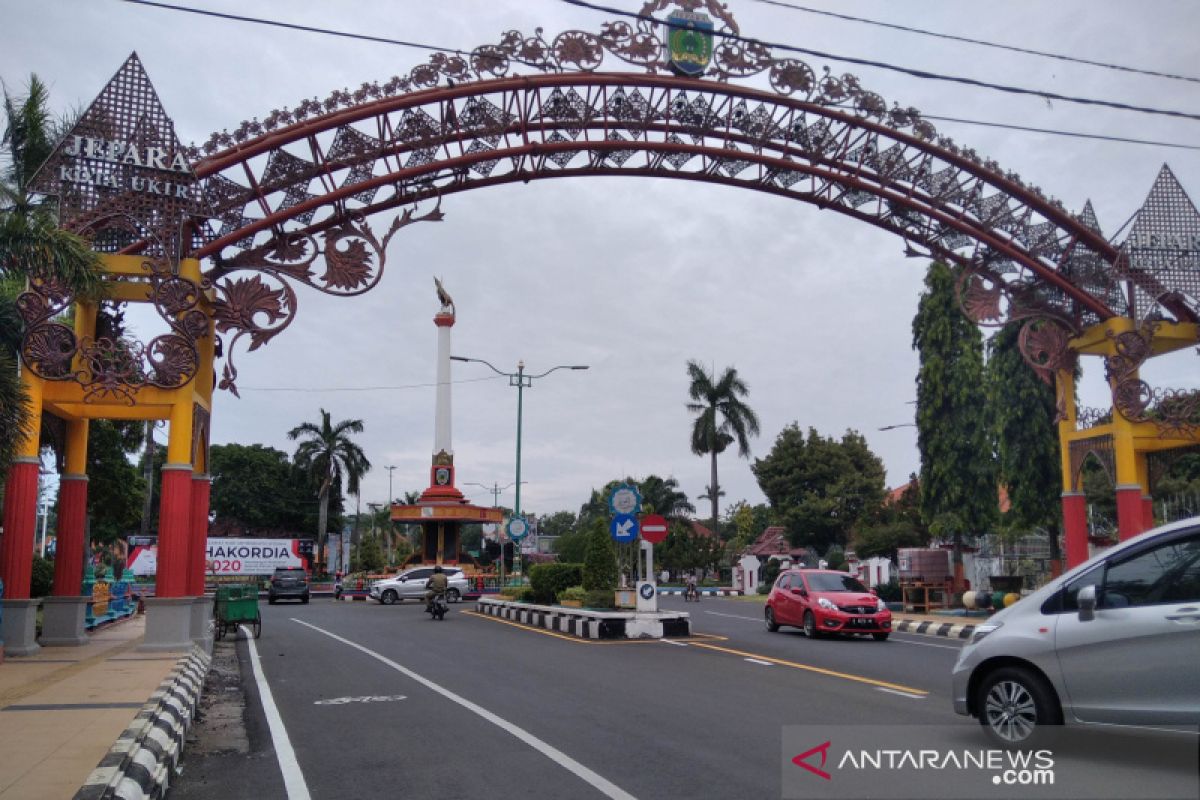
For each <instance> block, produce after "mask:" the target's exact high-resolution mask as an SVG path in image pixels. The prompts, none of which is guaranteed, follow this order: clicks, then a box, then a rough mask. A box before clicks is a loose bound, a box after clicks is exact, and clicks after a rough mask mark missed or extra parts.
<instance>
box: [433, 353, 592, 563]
mask: <svg viewBox="0 0 1200 800" xmlns="http://www.w3.org/2000/svg"><path fill="white" fill-rule="evenodd" d="M450 358H451V359H452V360H454V361H466V362H472V361H473V362H475V363H478V364H483V365H484V366H486V367H487V368H488V369H490V370H491V371H492V372H494V373H496V374H497V375H501V376H503V377H505V378H508V385H509V386H515V387H517V479H516V481H514V485H515V486H516V487H517V491H516V494H515V496H514V499H513V517H514V518H515V517H520V516H521V483H522V481H521V417H522V415H523V413H524V403H525V388H526V387H529V388H532V387H533V381H534V379H535V378H544V377H546V376H547V375H549V374H550V373H551V372H554V371H555V370H559V369H587V366H586V365H583V364H559V365H558V366H557V367H551V368H550V369H548V370H546V371H545V372H542V373H539V374H537V375H526V374H525V362H524V361H523V360H522V361H518V362H517V371H516V372H505V371H504V370H500V369H497V368H496V367H495V366H493V365H492V364H491V363H490V362H487V361H484V360H483V359H482V358H466V357H464V356H450ZM500 566H501V568H503V566H504V550H503V548H501V550H500ZM520 570H521V543H520V542H516V543H514V546H513V573H514V574H516V575H520V574H521V571H520Z"/></svg>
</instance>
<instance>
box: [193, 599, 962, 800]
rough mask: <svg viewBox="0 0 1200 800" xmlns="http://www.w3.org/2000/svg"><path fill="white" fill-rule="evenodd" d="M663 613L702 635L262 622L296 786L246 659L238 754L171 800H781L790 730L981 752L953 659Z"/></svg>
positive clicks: (463, 609)
mask: <svg viewBox="0 0 1200 800" xmlns="http://www.w3.org/2000/svg"><path fill="white" fill-rule="evenodd" d="M663 605H664V606H666V607H669V608H686V609H687V610H688V611H689V612H691V613H692V614H693V618H694V620H695V622H694V630H695V631H696V632H697V633H698V634H702V636H698V637H695V638H693V639H692V640H691V641H689V642H687V643H686V644H685V643H675V644H668V643H664V642H632V643H625V642H622V643H586V642H582V641H579V640H575V639H571V638H568V637H562V636H559V635H555V634H551V633H549V632H537V631H533V630H530V629H527V628H523V627H518V626H514V625H512V624H510V623H506V622H503V621H499V620H496V619H494V618H490V617H482V616H477V615H474V614H473V613H470V612H471V605H470V604H460V605H457V606H454V607H453V608H452V611H451V613H450V614H449V615H448V617H447V619H446V620H445V621H444V622H440V623H439V622H435V621H433V620H431V619H430V618H429V617H428V616H427V615H426V614H425V613H424V612H423V611H422V609H421V607H420V606H419V605H418V604H412V603H406V604H403V605H399V606H390V607H386V606H381V605H378V604H376V603H372V602H369V603H335V602H332V601H328V600H314V601H313V602H312V603H311V604H309V605H307V606H302V605H278V606H266V605H265V604H264V605H263V607H262V611H263V633H262V638H261V639H259V640H258V641H257V642H255V643H254V650H255V651H256V652H257V654H258V657H259V664H260V665H261V671H262V673H263V675H264V677H265V680H266V682H267V684H268V686H269V692H270V694H271V695H272V696H273V698H274V702H275V704H276V705H277V707H278V709H279V722H280V723H281V724H282V727H283V728H284V729H286V733H287V736H288V738H289V739H290V743H291V748H292V750H293V751H294V764H295V768H294V769H284V770H283V771H282V772H281V770H280V767H279V766H278V765H277V763H276V759H274V758H272V757H271V756H272V755H273V754H274V752H275V746H274V744H273V740H272V738H271V736H270V727H271V726H270V722H269V719H265V718H264V714H263V711H262V704H261V703H260V702H259V699H260V698H259V692H258V690H257V688H256V684H255V678H254V675H253V670H252V669H251V662H252V658H251V645H250V643H248V642H244V641H242V642H239V643H238V645H237V646H238V649H239V656H240V660H241V666H242V677H243V680H244V683H245V684H246V686H247V691H248V694H249V698H248V701H249V702H248V706H247V707H248V712H247V716H248V725H247V729H248V730H247V732H248V737H249V742H250V753H249V754H247V755H244V756H242V757H240V758H238V759H234V758H231V757H229V756H224V757H222V756H208V755H201V756H197V757H195V758H192V759H189V758H188V756H187V753H186V752H185V757H184V763H183V766H184V769H183V772H182V774H181V775H180V777H179V779H178V780H177V781H176V784H175V786H174V788H173V789H172V793H171V796H172V797H176V798H185V797H253V798H256V800H266V798H274V797H281V798H282V797H288V796H289V792H288V788H286V787H285V783H286V781H287V780H290V781H291V784H290V788H291V796H292V797H297V796H300V795H299V790H298V789H297V787H298V786H300V785H304V786H307V789H308V791H309V793H310V795H311V796H312V797H314V798H348V797H356V798H359V797H361V798H372V797H387V798H405V797H414V798H420V797H432V798H458V797H463V798H466V797H487V798H489V800H499V799H500V798H509V797H512V798H518V797H519V798H530V797H536V798H540V797H553V798H560V797H571V798H586V797H603V796H606V795H607V796H617V797H619V796H632V797H640V798H651V797H653V798H676V797H678V798H688V800H695V798H708V797H729V796H743V797H767V796H775V797H778V796H779V794H780V790H781V789H780V772H781V760H782V757H781V754H780V753H781V744H780V742H781V731H782V728H783V726H785V725H795V724H817V723H820V724H836V725H847V724H858V723H866V722H876V723H879V722H886V723H891V724H901V723H902V724H951V725H961V726H963V735H964V736H968V737H973V736H976V735H979V733H978V732H977V731H975V730H973V728H974V727H975V723H974V722H972V721H969V720H965V719H963V718H960V717H957V716H956V715H954V714H953V712H952V711H951V709H950V705H949V672H950V667H951V665H952V664H953V661H954V657H955V650H956V649H957V648H956V646H955V645H954V643H953V642H949V641H946V642H943V641H942V640H938V639H934V638H932V637H922V636H905V635H903V634H894V635H893V638H892V639H891V640H889V641H888V642H875V641H872V640H871V639H869V638H862V639H853V640H839V639H822V640H817V641H809V640H807V639H805V638H804V636H803V635H801V634H800V633H799V632H797V631H792V630H791V629H788V628H785V629H783V630H782V631H780V632H778V633H768V632H767V631H766V629H765V627H764V626H763V624H762V622H761V619H760V616H759V615H760V614H761V606H759V605H758V604H756V603H746V602H739V601H734V600H724V599H717V598H706V599H705V600H703V601H702V602H701V603H699V604H687V605H686V606H685V604H684V603H683V602H682V600H681V599H677V598H663ZM346 698H353V699H350V700H347V699H346ZM363 698H369V699H365V700H364V699H363ZM285 776H287V777H286V778H285ZM201 789H202V790H201ZM623 793H624V794H623Z"/></svg>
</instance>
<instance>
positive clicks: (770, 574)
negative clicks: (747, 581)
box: [759, 558, 782, 594]
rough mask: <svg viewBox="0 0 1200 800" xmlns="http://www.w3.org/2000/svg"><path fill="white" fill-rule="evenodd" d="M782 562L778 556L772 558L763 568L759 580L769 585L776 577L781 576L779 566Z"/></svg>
mask: <svg viewBox="0 0 1200 800" xmlns="http://www.w3.org/2000/svg"><path fill="white" fill-rule="evenodd" d="M781 563H782V562H781V561H780V560H779V559H778V558H772V559H771V560H770V561H768V562H767V564H766V566H764V567H763V568H762V573H761V576H760V578H759V580H761V581H762V582H763V583H765V584H766V585H767V586H770V585H771V584H773V583H774V582H775V579H776V578H778V577H779V568H780V565H781ZM763 594H765V592H763Z"/></svg>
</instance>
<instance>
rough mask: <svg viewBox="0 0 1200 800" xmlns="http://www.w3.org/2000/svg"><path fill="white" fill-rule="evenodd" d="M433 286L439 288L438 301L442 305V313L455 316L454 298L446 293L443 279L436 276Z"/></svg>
mask: <svg viewBox="0 0 1200 800" xmlns="http://www.w3.org/2000/svg"><path fill="white" fill-rule="evenodd" d="M433 285H434V286H436V287H437V296H438V300H439V301H440V302H441V304H442V311H449V312H450V316H452V317H453V316H454V298H452V297H451V296H450V293H449V292H447V291H446V287H445V286H443V285H442V280H441V278H438V277H437V276H434V278H433Z"/></svg>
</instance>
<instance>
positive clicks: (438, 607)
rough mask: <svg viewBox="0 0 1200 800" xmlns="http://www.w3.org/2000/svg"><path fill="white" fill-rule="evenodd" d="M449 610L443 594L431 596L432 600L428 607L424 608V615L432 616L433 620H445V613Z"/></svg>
mask: <svg viewBox="0 0 1200 800" xmlns="http://www.w3.org/2000/svg"><path fill="white" fill-rule="evenodd" d="M449 610H450V603H449V601H448V600H446V595H445V593H444V592H443V593H442V594H435V595H434V596H433V600H432V601H430V603H429V605H428V606H427V607H426V608H425V612H426V613H428V614H432V615H433V618H434V619H438V620H440V619H445V617H446V612H447V611H449Z"/></svg>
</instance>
